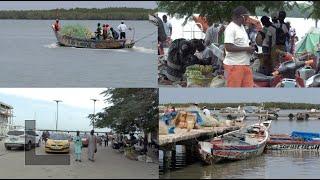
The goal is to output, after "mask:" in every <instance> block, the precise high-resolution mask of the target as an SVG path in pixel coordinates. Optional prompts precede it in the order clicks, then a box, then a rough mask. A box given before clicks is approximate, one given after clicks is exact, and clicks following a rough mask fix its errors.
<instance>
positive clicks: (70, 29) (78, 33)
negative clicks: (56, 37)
mask: <svg viewBox="0 0 320 180" xmlns="http://www.w3.org/2000/svg"><path fill="white" fill-rule="evenodd" d="M61 34H62V35H66V36H72V37H75V38H84V39H90V38H91V37H93V36H94V33H93V32H91V31H90V29H89V28H88V27H85V26H83V25H80V24H69V25H64V26H63V27H62V29H61Z"/></svg>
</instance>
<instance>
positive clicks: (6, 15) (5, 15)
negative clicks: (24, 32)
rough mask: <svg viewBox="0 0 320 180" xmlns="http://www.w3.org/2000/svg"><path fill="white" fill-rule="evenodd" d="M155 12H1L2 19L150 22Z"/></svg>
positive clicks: (132, 9) (124, 10) (111, 9)
mask: <svg viewBox="0 0 320 180" xmlns="http://www.w3.org/2000/svg"><path fill="white" fill-rule="evenodd" d="M154 12H155V10H152V9H144V8H104V9H97V8H92V9H87V8H74V9H52V10H9V11H0V19H37V20H48V19H56V18H59V19H62V20H148V14H150V13H154Z"/></svg>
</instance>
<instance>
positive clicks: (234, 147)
mask: <svg viewBox="0 0 320 180" xmlns="http://www.w3.org/2000/svg"><path fill="white" fill-rule="evenodd" d="M259 126H261V127H262V128H264V133H265V135H264V138H263V140H262V141H261V142H259V143H257V144H241V143H240V144H229V145H226V144H224V140H223V139H221V138H220V139H216V138H214V139H213V140H211V141H210V142H199V153H200V158H201V160H202V162H204V163H205V164H212V163H217V162H220V161H224V160H229V161H230V160H231V161H235V160H244V159H248V158H251V157H255V156H260V155H261V154H262V153H263V151H264V149H265V147H266V143H267V139H268V138H269V133H268V130H267V128H266V127H264V125H263V126H262V125H259ZM238 132H239V131H233V132H229V133H227V134H225V135H224V136H226V135H230V134H234V133H238ZM220 137H221V136H220Z"/></svg>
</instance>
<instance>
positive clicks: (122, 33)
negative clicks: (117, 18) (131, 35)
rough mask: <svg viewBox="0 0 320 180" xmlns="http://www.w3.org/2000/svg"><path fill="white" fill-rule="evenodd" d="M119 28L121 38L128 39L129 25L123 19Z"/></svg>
mask: <svg viewBox="0 0 320 180" xmlns="http://www.w3.org/2000/svg"><path fill="white" fill-rule="evenodd" d="M118 30H119V32H120V39H126V30H127V25H125V24H124V21H121V24H120V25H119V26H118Z"/></svg>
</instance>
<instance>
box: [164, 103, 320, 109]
mask: <svg viewBox="0 0 320 180" xmlns="http://www.w3.org/2000/svg"><path fill="white" fill-rule="evenodd" d="M191 104H192V102H190V103H168V104H162V105H164V106H175V107H188V106H190V105H191ZM263 104H264V107H265V108H281V109H313V108H314V109H319V108H320V104H308V103H285V102H264V103H263ZM239 105H240V106H242V107H243V106H260V105H261V103H199V106H200V107H203V106H207V108H209V109H221V108H225V107H234V108H236V107H238V106H239Z"/></svg>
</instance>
